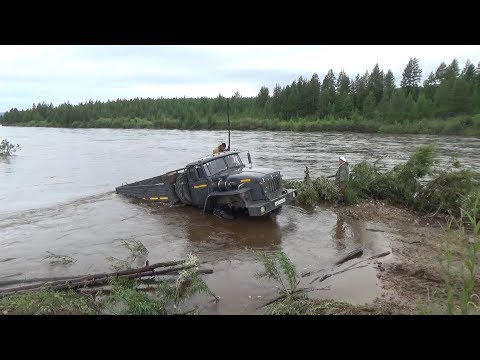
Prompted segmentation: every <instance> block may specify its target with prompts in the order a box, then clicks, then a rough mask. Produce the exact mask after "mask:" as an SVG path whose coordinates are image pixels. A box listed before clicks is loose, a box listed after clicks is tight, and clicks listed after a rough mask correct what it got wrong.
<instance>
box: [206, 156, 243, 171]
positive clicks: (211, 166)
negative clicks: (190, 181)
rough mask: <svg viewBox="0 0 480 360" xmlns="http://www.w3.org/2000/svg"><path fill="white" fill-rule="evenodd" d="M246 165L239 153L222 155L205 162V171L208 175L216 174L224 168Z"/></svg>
mask: <svg viewBox="0 0 480 360" xmlns="http://www.w3.org/2000/svg"><path fill="white" fill-rule="evenodd" d="M241 166H244V165H243V163H242V160H241V159H240V156H238V154H232V155H228V156H225V157H221V158H218V159H215V160H212V161H209V162H207V163H205V165H204V167H205V172H206V173H207V175H208V176H213V175H216V174H218V173H220V172H222V171H224V170H226V169H227V168H228V169H231V168H237V167H241Z"/></svg>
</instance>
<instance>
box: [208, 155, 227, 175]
mask: <svg viewBox="0 0 480 360" xmlns="http://www.w3.org/2000/svg"><path fill="white" fill-rule="evenodd" d="M226 168H227V163H226V162H225V160H223V158H219V159H215V160H212V161H209V162H208V163H205V172H206V173H207V175H210V176H212V175H215V174H218V173H219V172H221V171H223V170H225V169H226Z"/></svg>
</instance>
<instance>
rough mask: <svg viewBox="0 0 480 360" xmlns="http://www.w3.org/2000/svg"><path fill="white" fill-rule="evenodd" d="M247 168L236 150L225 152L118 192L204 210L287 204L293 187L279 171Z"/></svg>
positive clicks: (263, 210)
mask: <svg viewBox="0 0 480 360" xmlns="http://www.w3.org/2000/svg"><path fill="white" fill-rule="evenodd" d="M247 158H248V162H249V164H250V166H249V167H246V166H245V165H244V163H243V161H242V159H241V157H240V152H239V151H227V152H224V153H220V154H218V155H212V156H208V157H205V158H202V159H200V160H197V161H194V162H191V163H189V164H187V165H186V166H185V167H184V168H181V169H177V170H173V171H170V172H168V173H166V174H163V175H160V176H156V177H152V178H150V179H145V180H141V181H137V182H134V183H131V184H126V185H122V186H119V187H117V188H116V192H117V194H122V195H126V196H130V197H135V198H139V199H142V200H148V201H158V202H163V203H167V204H170V205H179V204H184V205H191V206H195V207H198V208H200V209H202V210H203V212H216V211H217V212H218V211H221V212H223V213H225V212H226V213H227V214H239V213H244V214H247V215H249V216H263V215H266V214H268V213H271V212H272V211H274V210H276V209H278V208H280V207H282V205H285V204H289V203H291V202H292V200H293V199H294V198H295V197H296V196H297V190H296V189H285V188H284V187H283V184H282V176H281V174H280V172H279V171H275V170H272V169H264V168H252V161H251V157H250V153H249V152H247Z"/></svg>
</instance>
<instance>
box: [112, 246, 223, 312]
mask: <svg viewBox="0 0 480 360" xmlns="http://www.w3.org/2000/svg"><path fill="white" fill-rule="evenodd" d="M184 265H186V266H193V267H192V268H189V269H185V270H181V271H180V274H179V277H178V278H177V280H176V282H175V284H173V285H172V284H170V283H168V282H167V281H165V280H161V281H159V282H158V284H157V285H158V287H157V291H156V294H154V295H153V296H149V295H147V294H145V293H142V292H140V291H139V290H138V289H136V283H135V281H133V280H129V279H122V278H120V279H113V280H112V281H111V283H112V284H113V291H112V294H111V296H109V298H108V299H107V304H108V306H109V308H110V310H111V311H113V312H116V311H118V310H117V309H120V313H121V314H128V315H166V314H169V313H173V314H176V313H178V311H179V305H181V304H182V303H184V302H185V301H186V300H187V299H189V298H191V297H192V296H193V295H195V294H201V293H203V294H206V295H209V296H212V297H214V298H215V299H216V300H217V301H218V298H217V296H216V295H215V294H214V293H213V292H212V291H211V290H210V288H209V287H208V286H207V284H206V283H205V282H204V280H203V279H202V278H201V277H200V276H199V274H198V272H197V270H196V266H197V265H198V259H197V258H196V257H195V256H192V255H189V257H188V259H187V261H186V262H185V264H184Z"/></svg>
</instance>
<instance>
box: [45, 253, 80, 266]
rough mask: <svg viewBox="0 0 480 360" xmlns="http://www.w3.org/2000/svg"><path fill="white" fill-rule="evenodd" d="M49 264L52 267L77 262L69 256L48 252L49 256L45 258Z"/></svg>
mask: <svg viewBox="0 0 480 360" xmlns="http://www.w3.org/2000/svg"><path fill="white" fill-rule="evenodd" d="M43 260H46V261H48V262H49V264H50V265H71V264H73V263H74V262H76V261H77V260H76V259H74V258H72V257H71V256H68V255H58V254H54V253H52V252H50V251H47V255H46V256H45V257H44V258H43Z"/></svg>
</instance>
